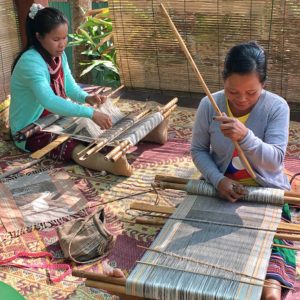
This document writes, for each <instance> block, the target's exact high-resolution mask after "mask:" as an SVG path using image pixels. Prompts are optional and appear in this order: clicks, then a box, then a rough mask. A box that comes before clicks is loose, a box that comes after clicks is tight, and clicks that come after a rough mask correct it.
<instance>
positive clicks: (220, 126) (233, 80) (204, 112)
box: [191, 42, 296, 299]
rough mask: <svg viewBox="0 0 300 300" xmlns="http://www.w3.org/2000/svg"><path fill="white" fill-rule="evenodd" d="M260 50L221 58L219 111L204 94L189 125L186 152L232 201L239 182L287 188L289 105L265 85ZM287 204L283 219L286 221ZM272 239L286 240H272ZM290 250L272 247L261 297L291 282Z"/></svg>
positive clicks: (273, 295)
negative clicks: (285, 164)
mask: <svg viewBox="0 0 300 300" xmlns="http://www.w3.org/2000/svg"><path fill="white" fill-rule="evenodd" d="M266 73H267V61H266V54H265V51H264V49H263V48H262V47H261V46H260V45H258V44H257V43H255V42H249V43H244V44H240V45H237V46H234V47H233V48H232V49H231V50H230V51H229V52H228V54H227V56H226V58H225V63H224V71H223V79H224V90H221V91H219V92H217V93H215V94H213V97H214V99H215V101H216V103H217V105H218V107H219V108H220V110H221V111H222V112H223V116H216V115H215V112H214V109H213V107H212V105H211V104H210V101H209V99H208V98H207V97H206V98H204V99H203V100H202V101H201V103H200V105H199V108H198V111H197V114H196V121H195V124H194V128H193V137H192V146H191V153H192V158H193V161H194V163H195V165H196V167H197V168H198V169H199V171H200V172H201V174H202V176H203V177H204V178H205V179H206V180H207V181H209V182H210V183H212V184H213V185H214V187H215V188H216V189H217V190H218V193H219V195H220V197H222V198H224V199H227V200H228V201H231V202H234V201H236V200H238V199H239V198H241V197H242V196H243V193H242V191H238V190H236V189H235V186H236V184H237V182H238V183H242V184H244V185H252V186H255V185H261V186H263V187H274V188H279V189H285V190H288V189H290V185H289V183H288V180H287V178H286V176H285V174H284V173H283V160H284V156H285V152H286V147H287V143H288V132H289V107H288V105H287V103H286V101H285V100H284V99H283V98H281V97H280V96H278V95H276V94H273V93H271V92H269V91H266V90H265V89H264V86H265V81H266V78H267V74H266ZM232 141H236V142H237V143H238V144H239V145H240V146H241V148H242V150H243V151H244V153H245V155H246V156H247V158H248V160H249V162H250V164H251V166H252V167H253V169H254V170H255V173H256V175H257V181H254V179H252V178H251V177H250V175H249V174H248V172H247V171H246V170H245V168H244V166H243V165H242V163H241V161H240V159H239V157H238V154H237V151H236V149H234V145H233V143H232ZM290 217H291V216H290V211H289V207H288V204H285V205H284V207H283V212H282V218H283V219H284V220H285V221H287V222H288V221H290ZM274 243H275V244H286V245H291V243H290V242H289V241H283V240H276V241H274ZM295 275H296V274H295V253H294V250H289V249H286V248H278V247H274V248H273V249H272V254H271V258H270V263H269V267H268V271H267V275H266V283H267V284H266V285H265V287H264V289H263V293H262V299H281V296H282V294H283V293H284V292H285V291H286V290H287V289H286V290H285V289H284V288H282V286H286V287H293V284H294V281H295Z"/></svg>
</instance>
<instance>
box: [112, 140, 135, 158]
mask: <svg viewBox="0 0 300 300" xmlns="http://www.w3.org/2000/svg"><path fill="white" fill-rule="evenodd" d="M130 148H131V144H128V145H127V146H126V147H124V148H123V149H121V150H120V151H119V152H118V153H117V154H115V155H114V156H113V157H112V158H111V160H112V161H113V162H116V161H117V160H118V159H119V158H120V157H121V156H122V155H124V154H126V152H127V151H128V150H129V149H130Z"/></svg>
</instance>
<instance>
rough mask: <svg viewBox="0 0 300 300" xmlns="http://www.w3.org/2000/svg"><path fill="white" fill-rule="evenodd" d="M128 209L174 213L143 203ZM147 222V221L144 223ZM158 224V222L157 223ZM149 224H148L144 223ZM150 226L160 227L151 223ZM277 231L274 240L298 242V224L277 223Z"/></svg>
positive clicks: (165, 208) (135, 204) (169, 209)
mask: <svg viewBox="0 0 300 300" xmlns="http://www.w3.org/2000/svg"><path fill="white" fill-rule="evenodd" d="M130 209H134V210H138V211H144V212H153V213H161V214H166V215H171V214H173V212H174V211H175V207H171V206H158V205H152V204H145V203H143V202H133V203H131V204H130ZM157 217H158V216H157ZM160 217H161V218H167V217H164V216H160ZM144 220H145V219H143V218H139V219H138V222H139V224H142V222H143V221H144ZM146 222H148V221H146ZM158 223H160V222H158ZM146 224H149V225H150V223H149V222H148V223H146ZM152 225H161V224H157V223H155V222H153V224H152ZM277 230H278V231H284V233H283V232H277V233H276V234H275V237H276V238H281V239H286V240H291V241H300V234H297V233H298V232H299V231H300V225H298V224H291V223H283V222H281V223H279V225H278V228H277Z"/></svg>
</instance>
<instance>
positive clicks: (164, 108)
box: [160, 97, 178, 114]
mask: <svg viewBox="0 0 300 300" xmlns="http://www.w3.org/2000/svg"><path fill="white" fill-rule="evenodd" d="M177 102H178V98H177V97H175V98H174V99H172V100H171V101H170V102H168V103H167V104H166V105H165V106H163V107H161V108H160V112H161V113H162V114H163V113H165V112H166V111H168V110H169V109H170V108H171V107H172V106H173V105H174V104H176V103H177Z"/></svg>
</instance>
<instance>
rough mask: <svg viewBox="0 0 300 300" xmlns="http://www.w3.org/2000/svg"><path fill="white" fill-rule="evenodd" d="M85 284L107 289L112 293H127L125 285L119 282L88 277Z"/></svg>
mask: <svg viewBox="0 0 300 300" xmlns="http://www.w3.org/2000/svg"><path fill="white" fill-rule="evenodd" d="M85 285H86V286H88V287H93V288H97V289H100V290H105V291H108V292H110V293H112V294H117V295H126V288H125V285H124V286H122V285H118V284H114V283H107V282H102V281H95V280H91V279H87V281H86V282H85Z"/></svg>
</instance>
